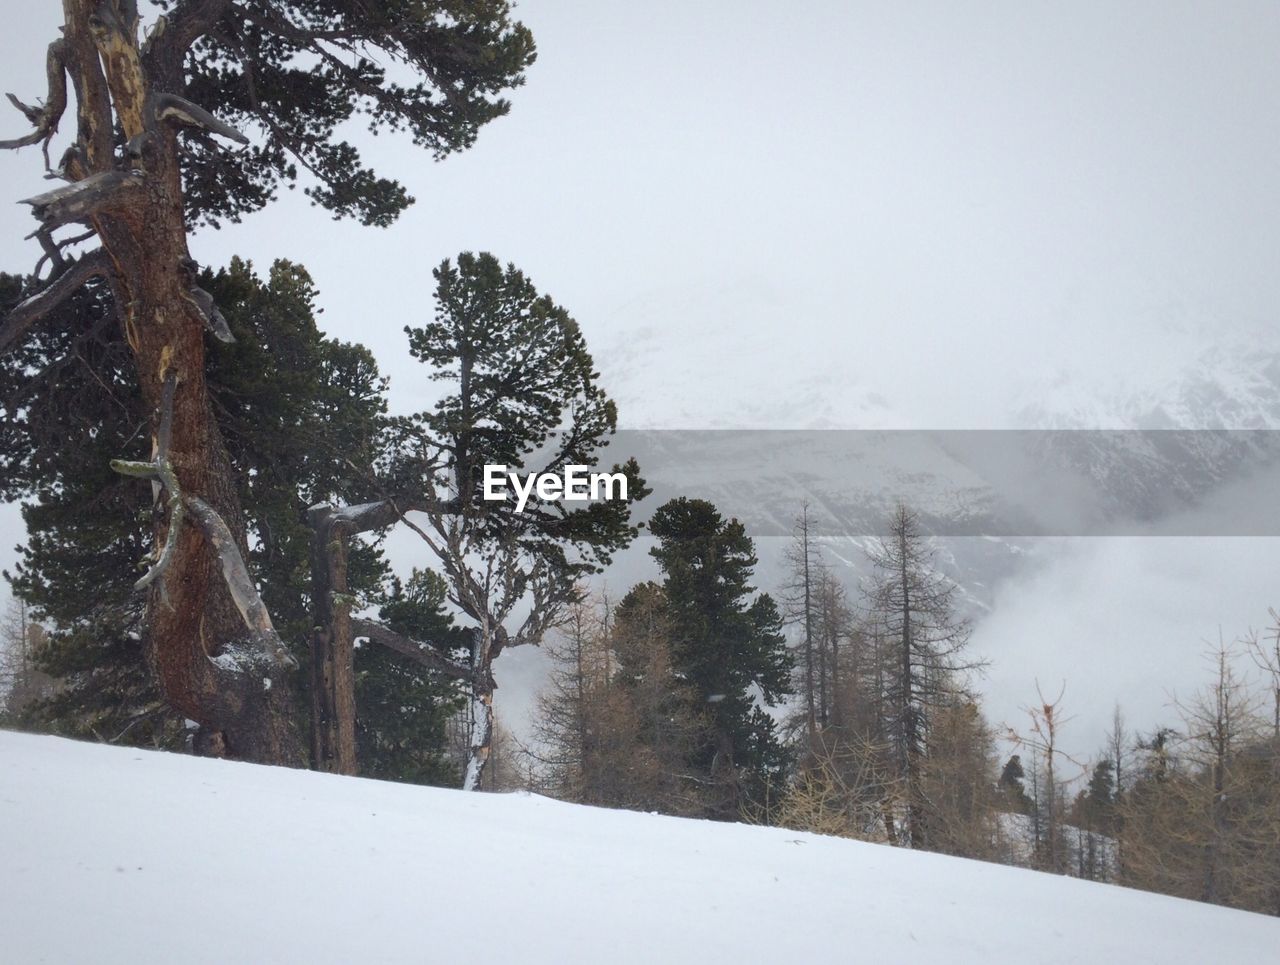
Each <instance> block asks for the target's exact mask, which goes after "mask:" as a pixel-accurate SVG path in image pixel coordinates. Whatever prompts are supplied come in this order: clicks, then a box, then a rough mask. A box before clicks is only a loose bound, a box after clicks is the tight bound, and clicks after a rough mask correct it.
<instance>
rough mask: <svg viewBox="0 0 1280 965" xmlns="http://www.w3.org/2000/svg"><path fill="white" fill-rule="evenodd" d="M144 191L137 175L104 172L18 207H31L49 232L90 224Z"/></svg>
mask: <svg viewBox="0 0 1280 965" xmlns="http://www.w3.org/2000/svg"><path fill="white" fill-rule="evenodd" d="M141 187H142V179H141V178H140V177H138V176H137V175H136V174H133V173H130V172H126V171H103V172H102V173H100V174H94V175H90V176H89V177H87V178H85V179H84V180H83V181H76V182H74V183H72V184H68V185H65V186H63V187H60V188H54V189H53V190H52V191H46V192H45V193H44V194H37V195H36V196H35V197H31V198H24V199H23V200H22V201H19V202H18V203H19V204H29V205H31V213H32V214H34V215H35V216H36V218H37V219H38V220H39V221H42V222H43V223H44V226H45V228H47V229H52V228H56V227H59V226H60V225H64V224H71V223H72V222H75V221H88V220H89V219H90V218H91V217H93V216H94V215H96V214H101V213H102V212H104V211H107V210H109V209H111V208H115V207H118V206H120V204H121V203H122V202H124V201H126V200H127V199H128V198H129V197H130V196H131V195H132V194H134V192H136V191H137V190H139V189H140V188H141Z"/></svg>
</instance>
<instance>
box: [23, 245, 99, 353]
mask: <svg viewBox="0 0 1280 965" xmlns="http://www.w3.org/2000/svg"><path fill="white" fill-rule="evenodd" d="M110 269H111V262H110V260H109V259H108V258H107V254H106V252H105V251H102V250H101V249H99V250H97V251H94V252H91V253H90V254H87V255H85V256H84V257H83V258H80V259H79V260H78V261H74V262H72V263H71V265H70V266H69V267H68V268H67V270H66V271H64V272H63V273H62V274H61V275H59V276H58V277H57V278H55V279H54V280H53V281H52V282H51V283H50V284H48V285H47V286H45V287H44V288H43V289H41V290H40V291H38V292H36V293H35V294H34V295H32V296H31V297H30V298H28V299H26V300H25V301H22V302H19V303H18V304H17V305H16V306H14V308H13V310H12V311H10V312H9V314H8V316H7V317H6V318H5V320H4V325H3V327H0V355H2V354H4V353H5V352H7V351H9V350H10V349H11V348H12V347H13V346H14V345H16V344H17V342H18V341H19V340H20V339H21V338H22V337H23V336H24V335H26V333H27V331H28V330H29V329H30V328H31V326H32V325H34V324H35V323H36V322H38V321H39V320H40V319H42V318H44V316H46V315H48V314H49V313H50V312H51V311H53V310H54V309H55V308H57V307H58V306H59V305H61V304H62V303H63V302H65V301H66V300H67V299H68V298H70V297H71V296H72V295H74V294H75V293H76V292H77V291H79V290H80V287H81V286H82V285H84V283H85V282H87V281H88V280H89V279H90V278H94V277H101V276H105V275H106V274H107V272H108V271H110Z"/></svg>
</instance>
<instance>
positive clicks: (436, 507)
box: [315, 252, 648, 789]
mask: <svg viewBox="0 0 1280 965" xmlns="http://www.w3.org/2000/svg"><path fill="white" fill-rule="evenodd" d="M435 277H436V282H437V284H436V314H435V318H434V320H433V321H432V322H430V323H429V324H427V325H424V326H423V327H421V328H409V329H407V330H406V331H407V332H408V335H409V349H410V352H411V354H412V355H413V356H414V357H415V358H417V359H419V360H420V361H422V362H423V363H424V364H426V365H429V366H430V367H431V375H430V378H432V379H433V380H436V381H442V382H445V383H447V386H448V389H447V391H446V393H445V395H444V397H443V398H442V399H441V400H440V401H439V402H438V403H437V404H436V405H435V406H434V407H433V408H432V409H431V410H429V411H426V412H421V413H418V414H416V415H414V416H411V417H408V418H402V419H396V420H393V421H392V422H391V424H390V427H389V429H388V431H387V433H386V446H385V448H384V450H383V452H382V454H381V456H380V458H379V459H378V460H377V461H376V463H375V465H374V466H373V467H372V468H371V472H370V475H369V479H370V481H371V483H372V484H374V485H376V486H377V488H378V491H379V492H380V493H381V494H382V495H383V497H384V498H382V499H380V500H378V501H375V502H374V503H371V504H367V505H362V506H357V507H322V508H321V509H322V512H321V514H320V515H321V517H322V518H320V519H319V520H317V523H316V525H317V533H318V534H323V533H324V532H325V528H326V527H331V528H332V527H337V528H338V530H340V531H341V537H342V538H334V539H329V538H324V537H323V536H322V535H318V539H317V542H318V544H319V545H320V546H322V547H324V548H325V552H327V553H329V554H330V557H329V559H330V562H329V567H328V569H329V571H330V572H336V571H337V570H339V569H340V567H335V566H334V560H335V556H334V554H336V553H341V552H342V551H343V550H342V547H343V545H344V543H345V537H346V536H348V535H351V534H353V533H358V532H366V531H381V530H385V529H386V528H387V527H389V526H391V525H393V524H395V523H396V522H399V521H400V520H402V519H404V514H405V512H407V511H409V510H415V511H418V512H420V513H422V520H423V522H422V523H421V524H419V523H416V522H415V523H413V524H412V525H413V527H414V531H415V532H416V533H417V535H418V536H420V537H421V538H422V540H423V542H424V544H425V545H426V546H427V548H428V550H429V551H430V552H431V554H432V555H433V556H434V557H435V560H436V562H437V564H438V567H439V571H440V573H441V575H442V576H443V577H444V579H445V581H446V583H447V585H448V596H449V600H450V602H451V603H452V604H453V605H454V606H456V607H457V608H458V609H459V610H460V611H461V613H462V615H463V617H464V619H465V622H466V628H467V630H468V631H469V632H470V635H471V640H470V648H469V654H468V656H467V658H466V660H465V662H463V663H459V662H457V661H451V662H449V666H450V668H451V669H452V670H453V672H455V673H456V674H457V675H458V676H459V678H461V679H465V680H466V681H467V683H468V685H469V687H470V690H471V702H470V719H471V727H470V732H471V741H472V748H471V753H470V761H469V762H468V766H467V769H466V773H465V775H464V778H463V784H464V786H465V787H467V788H471V789H474V788H478V787H480V786H481V779H482V777H483V772H484V767H485V762H486V760H487V759H488V755H489V751H490V737H491V736H492V733H493V720H494V717H493V693H494V690H495V689H496V686H497V685H496V681H495V679H494V677H493V672H492V671H493V662H494V660H495V659H496V658H497V657H498V656H499V655H500V654H501V652H502V651H503V650H504V649H506V648H507V647H513V646H519V645H523V644H530V643H535V642H538V641H539V640H540V639H541V637H542V635H543V634H544V633H545V632H546V631H547V630H549V629H550V628H551V627H553V626H555V625H556V623H557V622H558V620H559V619H560V617H561V616H562V615H563V613H564V610H565V608H566V607H567V606H570V605H571V604H572V603H573V602H574V601H575V600H576V599H577V597H578V596H579V581H580V580H581V578H583V577H585V576H587V575H589V574H592V573H595V572H598V571H599V570H601V569H602V568H603V567H604V566H605V565H607V564H608V562H609V561H610V559H611V558H612V556H613V554H614V553H615V552H617V551H618V550H619V549H622V548H623V547H625V546H627V545H628V544H629V543H630V542H631V540H632V539H633V538H634V537H635V535H636V532H637V528H636V527H635V526H634V525H633V524H632V523H631V503H632V502H634V501H635V500H638V499H641V498H643V497H644V496H645V495H646V493H647V492H648V490H647V489H646V487H645V484H644V480H643V479H641V478H640V475H639V467H638V466H637V465H636V462H635V460H634V459H632V460H629V461H628V462H627V463H626V464H625V465H623V466H614V467H613V473H611V476H613V477H614V483H615V485H616V490H615V491H614V492H613V494H612V498H605V499H599V500H593V501H590V502H587V503H586V504H583V503H582V502H580V501H577V500H547V501H543V500H540V499H532V500H530V501H528V502H527V503H526V504H524V505H523V506H519V505H518V504H517V501H516V500H515V499H513V498H508V499H506V500H505V501H501V500H498V501H495V500H486V499H484V488H483V482H484V479H483V475H484V467H485V466H486V465H503V466H506V467H507V471H508V472H520V473H524V474H526V475H529V474H559V473H561V472H563V471H564V469H565V467H566V466H569V465H573V466H583V467H589V468H590V467H596V466H597V465H598V463H599V461H600V450H601V449H603V448H604V447H605V446H606V445H607V444H608V441H609V437H610V436H611V435H612V434H613V431H614V427H615V425H616V422H617V412H616V409H615V406H614V404H613V402H612V401H611V400H610V399H609V398H608V396H607V395H606V394H605V392H604V390H603V389H602V388H601V386H600V385H599V383H598V377H599V376H598V373H597V372H596V371H595V368H594V363H593V361H592V359H591V355H590V353H589V352H588V351H587V347H586V341H585V339H584V338H583V335H582V331H581V329H580V328H579V326H578V323H577V322H576V321H575V320H574V319H573V318H572V316H570V315H569V313H568V312H567V311H566V310H565V309H564V308H563V307H561V306H559V305H557V304H556V303H555V302H554V301H553V300H552V299H551V298H550V297H548V296H546V295H542V294H539V292H538V291H537V290H536V288H535V287H534V285H533V284H532V282H531V281H530V280H529V279H528V278H527V277H526V276H525V275H524V274H523V273H522V272H520V271H518V270H517V269H516V268H515V267H514V266H513V265H507V266H505V267H504V266H503V265H502V264H501V263H500V262H499V261H498V260H497V259H496V258H495V257H494V256H493V255H490V254H487V253H481V254H479V255H476V254H472V253H470V252H463V253H462V254H460V255H459V256H458V258H457V260H456V263H455V262H451V261H445V262H443V263H442V264H441V265H440V266H438V267H437V268H436V270H435ZM623 482H625V484H626V485H625V496H626V498H621V497H622V496H623V495H624V488H623V485H622V483H623ZM315 596H316V598H317V599H318V600H321V601H324V600H333V599H340V598H342V597H344V596H345V590H344V589H343V588H342V587H339V586H332V587H329V588H327V589H325V588H323V587H317V591H316V593H315ZM349 610H350V607H349V606H348V605H346V604H343V605H342V606H340V607H338V608H335V612H334V613H332V614H331V615H330V616H331V619H330V620H329V621H328V622H327V630H326V634H325V638H326V639H327V640H328V641H329V642H330V643H331V644H333V645H335V646H336V645H337V644H339V643H340V642H341V641H343V640H344V638H345V637H346V635H347V634H348V633H349V632H350V627H349V626H346V627H344V625H343V624H344V621H345V622H346V623H348V624H350V623H351V622H352V621H349V620H348V619H347V618H348V616H349ZM343 611H347V612H345V613H344V612H343ZM516 614H520V615H521V616H522V620H521V622H520V623H519V624H515V623H514V616H515V615H516ZM317 622H318V623H323V622H325V621H317ZM354 622H357V623H360V622H361V621H354ZM509 622H511V623H512V625H511V626H508V623H509ZM362 625H363V624H362ZM360 632H361V633H365V632H371V633H372V634H373V635H375V636H377V637H378V638H379V639H383V640H388V639H393V638H397V637H398V638H399V639H398V643H397V644H396V645H397V646H398V648H399V649H400V650H401V652H405V653H419V654H423V655H424V657H427V658H429V659H431V660H434V661H435V662H436V664H437V665H440V664H439V659H438V651H439V649H440V648H439V647H438V646H437V645H436V642H435V641H431V640H425V641H413V640H411V639H406V638H404V637H402V636H400V635H397V634H394V631H389V630H388V629H387V628H385V627H382V628H378V627H372V628H370V627H365V628H364V629H362V630H360ZM388 634H390V636H388ZM423 645H425V648H424V646H423ZM433 653H434V654H435V655H434V656H432V655H431V654H433ZM333 665H334V666H335V667H336V668H338V669H337V672H340V671H341V669H342V661H341V660H340V659H337V658H335V659H334V660H333ZM337 672H335V678H336V676H337ZM335 698H336V699H335V700H334V701H333V707H334V708H335V713H336V714H337V715H339V721H340V715H341V713H342V710H341V708H343V707H344V706H349V705H351V704H350V702H349V701H347V700H346V699H345V693H342V692H339V691H338V688H336V687H335ZM339 731H341V727H339ZM331 743H332V744H333V745H334V756H335V757H336V758H338V759H341V758H343V757H344V756H346V754H345V749H344V747H343V741H342V740H341V739H337V740H335V741H333V742H331ZM338 769H341V768H338Z"/></svg>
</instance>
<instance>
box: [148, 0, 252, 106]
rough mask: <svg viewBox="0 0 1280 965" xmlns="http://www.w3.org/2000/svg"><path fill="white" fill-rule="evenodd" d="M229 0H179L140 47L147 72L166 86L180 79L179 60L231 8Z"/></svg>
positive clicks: (176, 83) (173, 84) (180, 62)
mask: <svg viewBox="0 0 1280 965" xmlns="http://www.w3.org/2000/svg"><path fill="white" fill-rule="evenodd" d="M231 2H232V0H182V2H181V3H179V4H178V6H177V7H176V8H175V9H174V11H173V13H172V14H170V15H168V16H166V17H161V18H160V19H159V20H158V21H156V25H155V29H154V30H153V31H152V32H151V36H150V37H149V38H148V40H147V42H146V44H145V45H144V46H143V57H144V58H145V60H146V62H147V68H148V72H149V73H151V74H152V75H153V76H154V77H156V78H158V79H159V80H160V81H161V82H162V83H163V84H164V85H165V86H166V87H176V86H177V85H178V83H179V82H180V81H181V75H182V60H183V58H184V57H185V56H186V53H187V51H188V50H189V49H190V48H191V45H192V44H194V43H195V42H196V41H197V40H199V39H200V37H202V36H203V35H204V34H205V33H207V32H208V31H209V29H210V28H211V27H212V26H213V25H214V24H215V23H217V22H218V19H219V18H220V17H221V16H222V15H223V14H224V13H226V12H227V10H229V9H230V8H231Z"/></svg>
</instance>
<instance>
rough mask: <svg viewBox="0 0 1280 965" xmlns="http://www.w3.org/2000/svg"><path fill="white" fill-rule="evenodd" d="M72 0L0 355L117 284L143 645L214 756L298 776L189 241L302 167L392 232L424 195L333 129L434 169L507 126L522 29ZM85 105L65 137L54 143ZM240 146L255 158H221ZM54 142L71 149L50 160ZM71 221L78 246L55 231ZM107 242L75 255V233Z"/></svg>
mask: <svg viewBox="0 0 1280 965" xmlns="http://www.w3.org/2000/svg"><path fill="white" fill-rule="evenodd" d="M157 6H158V7H159V9H160V11H161V14H160V15H159V16H158V17H157V18H156V19H155V20H154V21H153V22H152V23H150V24H149V25H147V27H148V29H146V30H145V31H144V30H143V24H142V20H141V17H140V15H139V9H138V3H137V0H64V2H63V25H62V36H61V37H59V38H58V39H56V40H54V41H53V42H52V43H51V44H50V45H49V49H48V55H47V66H48V71H47V73H48V90H47V93H46V96H45V99H44V102H43V103H42V104H37V105H29V104H26V103H24V102H22V101H20V100H18V99H17V98H16V97H11V98H10V99H11V100H12V101H13V103H14V104H15V106H16V107H18V109H19V110H20V111H21V112H22V114H23V115H25V117H26V119H27V121H28V122H29V123H30V125H31V130H30V131H29V132H28V133H27V134H25V135H23V136H20V137H18V138H16V139H13V140H9V141H5V142H0V147H4V148H10V149H16V148H21V147H26V146H30V145H41V146H42V147H43V149H44V156H45V161H46V167H48V168H49V174H50V177H51V178H53V179H56V180H61V181H63V182H65V183H64V184H63V185H62V186H60V187H57V188H55V189H53V190H51V191H49V192H46V193H44V194H41V195H38V196H36V197H33V198H29V199H27V202H26V203H27V204H28V205H30V207H31V210H32V213H33V214H34V216H35V218H36V222H37V225H36V231H35V237H36V238H37V239H38V240H39V242H40V244H41V247H42V249H43V252H44V254H43V257H42V258H41V259H40V261H39V263H38V264H37V271H36V275H37V276H40V275H41V274H42V271H43V269H44V268H45V267H46V266H47V268H48V272H47V274H46V275H44V276H43V277H44V281H43V284H41V286H40V287H39V288H38V290H36V291H34V292H32V293H31V294H30V295H29V297H27V298H26V299H25V300H24V301H23V302H21V303H20V304H19V305H17V306H16V307H15V308H13V309H12V310H11V311H10V312H9V313H8V314H7V316H6V317H5V318H4V320H3V322H2V323H0V351H2V350H7V349H10V348H12V347H13V346H15V345H18V344H20V343H21V342H22V340H23V339H24V337H25V336H26V334H27V333H28V331H29V330H30V329H31V327H32V326H33V325H34V323H35V322H36V321H38V320H39V319H40V318H42V317H44V316H46V315H47V314H48V313H49V312H50V311H51V310H52V309H53V308H55V307H56V306H58V305H60V304H62V303H63V302H65V301H66V300H67V299H68V298H70V297H72V296H73V295H74V294H75V293H76V292H77V291H79V290H80V289H81V288H83V287H84V286H85V285H87V284H93V285H97V286H98V287H100V288H101V289H102V290H103V291H104V292H106V293H109V298H110V302H111V304H112V306H113V312H114V315H115V317H116V319H117V320H118V325H119V329H118V337H119V338H121V339H122V340H123V341H124V343H125V344H126V345H127V347H128V351H129V355H130V358H131V360H132V366H133V373H132V379H133V381H134V382H135V384H136V386H137V388H138V391H139V392H140V395H141V398H142V400H143V403H144V405H145V409H146V412H147V414H148V421H149V432H150V435H151V439H152V446H151V454H150V458H149V459H146V460H132V461H122V462H120V463H119V464H118V465H117V468H118V469H119V470H120V471H121V472H123V473H126V474H130V475H133V476H138V477H141V478H144V479H147V480H150V481H151V482H152V484H153V488H154V490H155V493H156V499H155V502H156V504H157V506H156V512H155V513H154V517H155V523H154V541H155V549H154V550H153V552H152V558H151V569H150V570H149V572H148V574H147V577H146V578H145V585H144V589H145V590H146V592H147V605H146V611H145V617H144V622H143V626H144V634H143V636H144V639H145V641H146V646H147V649H148V652H149V655H150V661H151V664H152V666H153V667H154V670H155V672H156V674H157V678H158V681H159V684H160V689H161V691H162V693H163V696H164V698H165V699H166V700H167V701H168V703H169V704H170V705H172V707H173V708H174V709H175V710H177V711H178V712H179V713H181V714H183V715H184V716H186V717H188V718H191V719H193V720H195V721H197V722H198V723H199V724H200V725H201V727H202V729H203V731H204V732H205V733H206V735H208V740H207V741H206V746H208V747H210V748H221V750H222V752H224V753H226V754H229V755H232V756H236V757H240V758H244V759H248V760H256V761H268V762H278V763H289V764H298V763H301V762H302V761H303V758H304V753H303V744H302V741H301V739H300V734H299V733H298V729H297V727H296V723H295V721H296V718H295V715H293V714H292V713H291V709H292V703H293V688H292V687H291V685H290V672H291V669H292V665H293V660H292V659H291V657H290V655H289V653H288V651H287V649H286V648H285V647H284V646H283V645H282V643H281V641H280V638H279V635H278V634H277V633H276V630H275V627H274V625H273V624H272V621H271V617H270V614H269V611H268V609H267V607H266V606H265V605H264V603H263V601H262V599H261V597H260V596H259V594H258V592H257V590H256V588H255V586H254V583H253V580H252V579H251V577H250V575H249V572H248V569H247V567H246V564H245V560H244V557H245V555H246V553H247V550H248V546H247V542H246V538H245V525H244V519H243V514H242V510H241V503H240V498H239V493H238V491H237V487H236V484H235V479H234V476H233V470H232V465H231V461H230V459H229V457H228V453H227V447H226V445H225V444H224V440H223V438H222V435H221V433H220V431H219V427H218V423H217V420H216V418H215V415H214V412H213V408H212V405H211V402H210V395H209V387H208V385H207V383H206V380H205V372H206V367H205V351H206V344H205V339H206V337H207V335H208V336H212V337H214V338H226V337H227V334H228V333H227V331H226V328H225V325H224V323H223V321H222V316H221V313H220V312H219V310H218V308H217V306H216V304H215V303H214V300H213V298H212V297H211V296H210V295H209V293H208V292H207V291H205V290H204V289H203V288H202V287H201V286H200V285H199V283H198V278H197V275H198V266H197V265H196V264H195V263H194V261H193V260H192V259H191V257H190V254H189V251H188V247H187V236H188V231H189V230H190V228H191V227H192V226H193V225H195V224H198V223H201V222H217V221H220V220H226V219H237V218H239V217H240V216H242V215H244V214H246V213H248V212H250V211H253V210H255V209H257V208H260V207H262V206H263V205H265V204H266V203H267V202H269V201H270V200H271V199H272V198H273V197H274V196H275V194H276V193H277V191H278V189H279V188H280V187H281V186H282V185H291V184H292V182H294V181H295V180H297V179H298V178H299V177H300V176H301V172H305V176H306V177H307V178H308V179H309V183H308V186H307V189H306V190H307V192H308V193H309V194H310V196H311V197H312V199H313V200H314V201H315V203H317V204H319V205H322V206H324V207H326V208H328V209H329V210H331V211H333V212H334V213H335V215H337V216H345V217H355V218H358V219H359V220H361V221H362V222H364V223H366V224H370V225H385V224H388V223H390V222H391V221H392V220H393V219H394V218H395V217H396V215H397V214H398V213H399V212H400V211H402V210H403V209H404V208H405V206H406V205H408V204H409V203H410V202H411V200H412V199H411V198H410V197H409V195H408V193H407V192H406V190H405V189H404V188H403V187H402V186H401V185H399V184H397V183H395V182H394V181H391V180H387V179H385V178H380V177H378V176H377V175H375V174H374V173H373V172H372V171H371V170H370V169H369V168H367V167H366V166H365V165H364V164H363V162H362V160H361V158H360V155H359V152H358V151H357V149H356V148H355V147H354V146H352V145H351V144H349V143H347V142H346V141H343V140H341V139H340V136H339V135H338V134H337V130H338V128H339V126H340V125H342V124H344V123H345V122H347V121H349V120H351V119H353V118H354V117H356V116H360V115H362V116H363V117H364V118H365V119H367V120H368V122H369V124H370V126H371V127H373V128H375V129H392V130H405V131H407V132H408V133H409V135H410V136H411V137H412V138H413V140H414V142H415V143H416V144H419V145H421V146H422V147H424V148H426V149H427V150H429V151H431V152H432V153H434V154H435V155H436V156H443V155H446V154H449V153H451V152H454V151H457V150H460V149H463V148H466V147H467V146H469V145H470V144H471V143H472V142H473V141H474V140H475V137H476V134H477V131H478V129H479V128H480V127H481V126H482V125H483V124H485V123H486V122H488V121H490V120H492V119H494V118H495V117H498V116H500V115H502V114H503V113H504V112H505V111H506V110H507V107H508V105H507V102H506V101H504V100H503V99H502V98H501V96H500V95H501V93H502V92H503V91H504V90H506V89H508V88H511V87H513V86H515V85H517V84H519V83H520V82H521V81H522V78H523V72H524V70H525V69H526V68H527V67H528V66H529V64H530V63H531V62H532V60H533V57H534V46H533V41H532V37H531V35H530V34H529V32H528V30H526V29H525V28H524V27H523V26H522V25H520V24H519V23H517V22H514V21H513V20H512V19H511V17H510V9H509V4H508V3H506V2H503V0H458V2H448V3H440V2H430V0H396V2H391V3H383V4H377V5H373V4H367V3H364V2H363V0H323V2H306V3H302V2H294V0H159V2H158V4H157ZM72 94H74V112H75V114H74V116H75V125H74V134H73V136H72V138H71V143H70V145H69V146H67V147H66V148H65V150H62V149H61V145H58V147H57V148H55V147H54V144H53V142H54V139H55V136H56V134H57V132H58V130H59V127H60V125H61V124H62V122H63V121H64V119H65V115H66V114H67V113H68V110H69V108H70V104H71V100H72V97H71V95H72ZM232 143H238V144H241V145H244V146H245V148H246V149H244V150H240V151H231V150H227V149H226V146H227V145H228V144H232ZM51 150H53V151H54V152H55V153H57V152H58V151H60V153H59V154H58V160H57V161H56V162H54V161H51V160H50V159H51V158H52V157H53V154H51V153H50V152H51ZM65 229H70V230H71V231H72V232H74V234H71V235H66V234H61V235H60V233H61V232H63V231H64V230H65ZM89 240H92V241H94V242H96V244H97V247H95V248H92V249H91V250H89V251H87V252H85V253H83V254H80V255H79V256H76V255H75V254H73V253H72V252H73V251H75V250H76V246H77V245H80V244H83V243H84V242H85V241H89Z"/></svg>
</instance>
